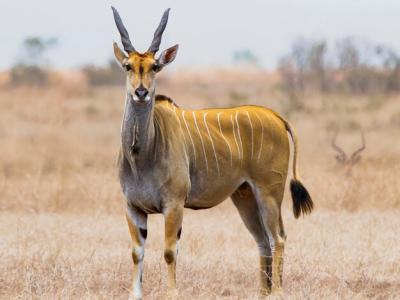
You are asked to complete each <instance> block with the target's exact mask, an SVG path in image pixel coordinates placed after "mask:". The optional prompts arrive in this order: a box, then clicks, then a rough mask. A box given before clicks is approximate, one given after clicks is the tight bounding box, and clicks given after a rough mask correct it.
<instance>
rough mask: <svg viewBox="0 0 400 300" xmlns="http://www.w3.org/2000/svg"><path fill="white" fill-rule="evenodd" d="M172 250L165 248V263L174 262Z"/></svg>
mask: <svg viewBox="0 0 400 300" xmlns="http://www.w3.org/2000/svg"><path fill="white" fill-rule="evenodd" d="M174 256H175V255H174V252H173V251H172V250H169V249H168V250H165V251H164V258H165V261H166V262H167V264H172V263H173V262H174V258H175V257H174Z"/></svg>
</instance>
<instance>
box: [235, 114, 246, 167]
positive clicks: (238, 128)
mask: <svg viewBox="0 0 400 300" xmlns="http://www.w3.org/2000/svg"><path fill="white" fill-rule="evenodd" d="M238 115H239V112H238V111H237V112H236V116H235V119H236V125H237V130H238V136H239V142H240V148H241V149H242V160H243V154H244V153H243V143H242V137H241V136H240V127H239V122H238Z"/></svg>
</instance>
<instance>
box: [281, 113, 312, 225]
mask: <svg viewBox="0 0 400 300" xmlns="http://www.w3.org/2000/svg"><path fill="white" fill-rule="evenodd" d="M278 117H279V118H280V119H281V120H282V121H283V123H284V124H285V127H286V130H287V131H288V132H289V134H290V137H291V138H292V141H293V149H294V150H293V179H292V180H291V181H290V192H291V194H292V200H293V214H294V217H295V218H296V219H297V218H298V217H300V215H301V214H303V215H306V214H310V213H311V212H312V210H313V208H314V203H313V201H312V199H311V196H310V194H309V193H308V191H307V189H306V188H305V187H304V185H303V184H302V183H301V181H300V179H299V177H298V173H297V155H298V150H299V145H298V140H297V135H296V132H295V130H294V129H293V127H292V126H291V125H290V123H289V122H288V121H286V120H285V119H283V118H282V117H280V116H278Z"/></svg>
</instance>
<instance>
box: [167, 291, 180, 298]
mask: <svg viewBox="0 0 400 300" xmlns="http://www.w3.org/2000/svg"><path fill="white" fill-rule="evenodd" d="M178 295H179V293H178V289H172V290H169V291H168V292H167V298H168V299H175V298H177V297H178Z"/></svg>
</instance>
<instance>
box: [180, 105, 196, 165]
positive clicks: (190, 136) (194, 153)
mask: <svg viewBox="0 0 400 300" xmlns="http://www.w3.org/2000/svg"><path fill="white" fill-rule="evenodd" d="M182 119H183V122H185V126H186V130H187V132H188V135H189V139H190V141H191V142H192V148H193V155H194V165H196V148H195V146H194V142H193V139H192V135H191V134H190V130H189V126H188V124H187V122H186V119H185V111H184V110H182Z"/></svg>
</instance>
